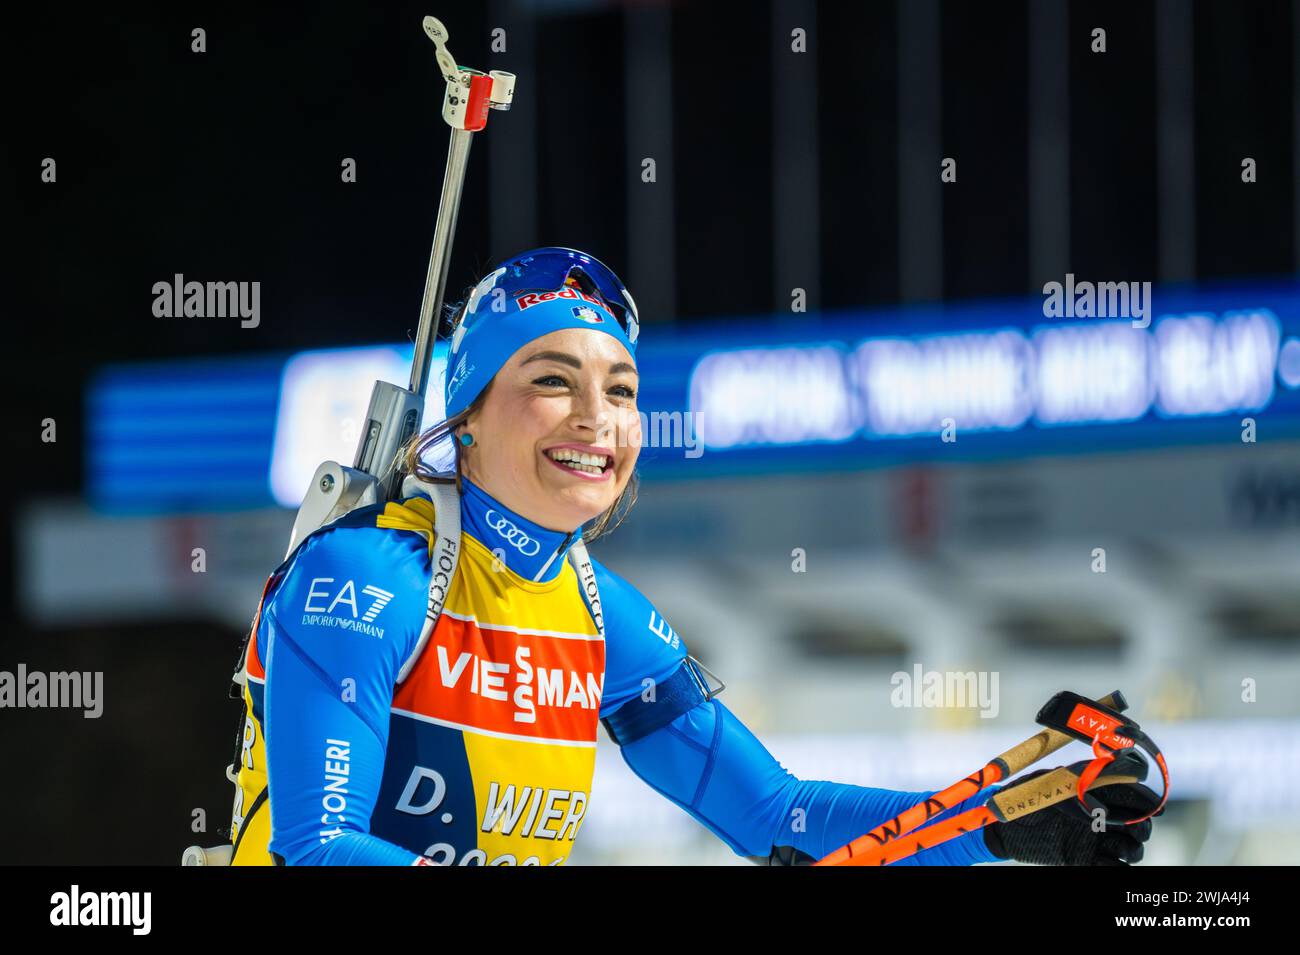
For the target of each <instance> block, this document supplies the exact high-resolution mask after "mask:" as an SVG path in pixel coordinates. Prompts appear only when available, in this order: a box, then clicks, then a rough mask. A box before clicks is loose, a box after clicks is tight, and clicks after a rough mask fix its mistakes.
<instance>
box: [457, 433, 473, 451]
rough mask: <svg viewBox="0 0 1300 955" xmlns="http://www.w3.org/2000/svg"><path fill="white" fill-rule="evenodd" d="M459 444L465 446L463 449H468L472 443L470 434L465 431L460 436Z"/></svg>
mask: <svg viewBox="0 0 1300 955" xmlns="http://www.w3.org/2000/svg"><path fill="white" fill-rule="evenodd" d="M460 443H461V444H463V445H465V447H467V448H468V447H469V446H470V445H471V444H473V443H474V436H473V435H472V434H470V433H469V432H468V431H466V432H465V433H464V434H462V435H461V436H460Z"/></svg>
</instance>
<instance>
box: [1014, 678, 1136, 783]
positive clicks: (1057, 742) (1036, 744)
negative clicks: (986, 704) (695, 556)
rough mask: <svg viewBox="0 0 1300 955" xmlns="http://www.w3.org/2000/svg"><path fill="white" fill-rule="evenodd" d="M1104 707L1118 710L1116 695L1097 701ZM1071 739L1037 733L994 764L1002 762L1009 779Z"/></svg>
mask: <svg viewBox="0 0 1300 955" xmlns="http://www.w3.org/2000/svg"><path fill="white" fill-rule="evenodd" d="M1097 702H1098V703H1100V704H1101V705H1102V706H1108V707H1110V708H1111V709H1116V708H1117V707H1116V706H1115V696H1114V694H1107V695H1106V696H1103V697H1102V698H1101V699H1100V700H1098V701H1097ZM1070 739H1071V737H1069V736H1066V735H1065V734H1064V733H1062V732H1060V731H1059V730H1054V729H1044V730H1043V731H1042V732H1041V733H1035V734H1034V735H1033V736H1031V737H1029V739H1027V740H1025V741H1024V742H1023V743H1017V744H1016V745H1015V746H1012V747H1011V748H1010V749H1009V750H1007V751H1006V752H1005V753H1003V754H1002V755H1001V756H998V757H997V758H996V759H994V760H993V762H999V761H1001V762H1002V763H1003V764H1004V765H1005V766H1006V770H1005V771H1004V772H1003V774H1002V778H1003V779H1009V778H1010V777H1012V776H1014V775H1015V774H1016V773H1018V772H1020V771H1021V770H1022V769H1024V768H1025V767H1026V766H1030V765H1032V764H1034V763H1036V762H1038V761H1039V760H1040V759H1042V758H1043V757H1044V756H1047V755H1048V754H1049V753H1055V752H1056V751H1057V750H1058V749H1060V748H1061V747H1062V746H1064V745H1065V744H1066V743H1068V742H1070Z"/></svg>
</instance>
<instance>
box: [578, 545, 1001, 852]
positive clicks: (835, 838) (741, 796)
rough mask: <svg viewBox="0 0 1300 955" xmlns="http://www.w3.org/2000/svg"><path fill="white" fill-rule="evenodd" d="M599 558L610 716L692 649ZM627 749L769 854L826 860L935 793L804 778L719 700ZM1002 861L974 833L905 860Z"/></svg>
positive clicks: (668, 785)
mask: <svg viewBox="0 0 1300 955" xmlns="http://www.w3.org/2000/svg"><path fill="white" fill-rule="evenodd" d="M592 563H593V566H594V568H595V570H596V581H597V585H598V587H599V588H600V597H601V602H602V604H603V610H604V614H605V645H606V667H605V669H606V675H605V692H604V696H603V697H602V701H601V711H600V715H601V717H602V718H604V717H607V716H608V715H609V714H610V713H612V712H613V711H614V710H616V709H618V708H619V707H620V706H622V705H623V704H624V703H626V702H627V701H628V700H630V699H632V698H633V697H634V696H636V695H638V694H640V693H641V692H642V691H643V689H644V688H645V687H646V686H647V685H649V684H652V683H658V682H662V681H663V680H665V679H666V678H667V677H668V676H669V675H671V674H672V673H673V672H675V671H676V670H677V668H678V667H679V666H681V662H682V660H683V659H684V658H685V657H686V652H687V650H686V646H685V644H684V643H683V642H682V640H681V638H680V637H679V636H678V634H677V633H676V632H675V631H673V629H672V628H671V627H670V626H669V625H668V623H667V621H665V620H664V618H663V616H662V615H660V614H659V612H658V611H657V610H656V609H655V608H654V606H653V605H652V604H651V603H650V601H649V600H647V599H646V597H645V596H644V595H642V594H641V592H640V591H638V590H637V589H636V588H635V587H634V586H632V585H631V584H630V583H628V582H627V581H626V580H624V579H623V578H621V577H619V576H618V575H617V574H613V573H611V572H610V571H609V570H608V569H606V568H605V567H603V566H602V565H600V564H599V563H597V562H596V561H594V560H593V561H592ZM622 752H623V759H624V761H625V762H626V763H627V764H628V766H629V767H631V769H632V771H633V772H634V773H636V775H637V776H639V777H640V778H641V779H642V780H644V781H645V782H646V783H647V784H648V785H649V786H650V787H651V788H652V789H654V790H655V791H656V792H659V793H661V794H662V795H664V796H665V797H667V798H668V799H670V800H672V801H673V802H675V803H676V804H677V805H679V806H681V807H682V808H683V809H685V810H686V812H688V813H690V815H691V816H693V817H694V818H695V819H696V820H697V821H699V822H700V823H701V824H703V825H704V826H706V827H707V828H708V829H709V830H710V831H712V832H713V833H714V834H715V835H716V836H717V837H718V838H719V839H721V840H722V841H723V842H725V843H726V844H727V845H728V846H729V847H730V848H731V849H732V851H734V852H736V853H737V854H739V855H744V856H763V857H766V856H768V855H769V853H771V851H772V849H773V848H774V847H775V846H794V847H795V848H796V849H799V850H801V851H803V852H806V853H808V854H809V855H812V856H815V857H817V858H821V857H822V856H825V855H827V854H828V853H830V852H833V851H835V850H836V849H838V848H839V847H840V846H842V845H845V844H846V843H849V842H852V841H853V840H854V839H856V838H857V837H858V836H860V835H863V834H864V833H866V832H869V831H870V830H872V829H874V828H875V827H876V826H878V825H880V823H882V822H885V821H886V820H888V819H892V818H893V817H894V816H896V815H898V814H899V813H900V812H902V811H903V810H904V809H906V808H908V807H909V806H912V805H914V804H915V803H918V802H920V801H921V800H923V799H924V798H926V797H927V796H929V795H932V794H933V793H932V791H931V792H902V791H898V790H893V789H872V788H867V787H863V786H851V785H847V784H844V783H835V782H827V781H823V780H803V779H799V778H798V777H796V776H793V775H791V774H790V773H789V772H787V771H786V770H785V768H784V767H783V766H781V764H780V763H778V762H777V761H776V760H775V759H774V758H773V757H772V755H771V754H770V753H769V752H768V751H767V750H766V749H765V748H764V747H763V744H762V743H760V742H759V741H758V740H757V739H756V738H755V737H754V735H753V734H752V733H751V732H749V730H748V729H746V728H745V726H744V724H743V723H741V721H740V720H739V719H737V718H736V716H735V714H733V713H732V712H731V711H730V710H728V709H727V708H726V707H725V706H724V705H723V704H722V703H721V701H719V700H716V699H714V700H710V701H708V702H704V703H700V704H699V705H697V706H696V707H695V708H694V709H691V710H690V711H688V712H686V713H683V714H681V715H680V716H678V717H677V718H676V719H675V720H674V721H673V722H671V723H669V724H668V725H667V726H664V727H661V728H660V729H658V730H655V731H654V732H653V733H650V734H649V735H648V736H645V737H643V738H642V739H639V740H636V741H635V742H632V743H629V744H627V745H626V746H624V747H623V748H622ZM995 791H996V790H994V789H987V790H985V791H983V792H981V793H977V794H976V795H975V796H972V797H971V798H970V799H968V800H966V801H965V802H963V803H961V804H960V805H959V806H956V807H954V808H953V809H951V810H949V812H948V813H943V814H940V815H939V816H937V817H936V818H935V819H934V820H931V822H930V823H928V824H933V823H934V822H937V821H938V820H940V819H943V818H947V817H948V816H949V815H950V814H953V813H957V812H963V811H965V810H966V809H969V808H971V807H973V806H977V805H980V804H982V803H983V802H984V801H985V800H986V799H988V797H989V796H991V795H992V794H993V793H994V792H995ZM997 861H1001V860H999V859H998V858H997V857H995V856H994V855H993V854H992V853H991V852H989V851H988V848H987V847H986V846H985V844H984V838H983V835H982V834H981V833H980V832H978V831H977V832H974V833H970V834H969V835H965V836H959V837H958V838H956V839H953V840H950V841H948V842H945V843H942V844H940V845H938V846H934V847H933V848H930V849H925V850H922V851H921V852H918V853H917V854H916V855H914V856H912V857H911V858H909V859H906V860H903V862H900V863H898V864H899V865H970V864H972V863H977V862H997Z"/></svg>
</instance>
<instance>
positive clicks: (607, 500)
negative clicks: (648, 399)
mask: <svg viewBox="0 0 1300 955" xmlns="http://www.w3.org/2000/svg"><path fill="white" fill-rule="evenodd" d="M637 387H638V386H637V374H636V368H635V365H634V363H633V361H632V356H631V355H629V354H628V352H627V349H626V348H624V347H623V345H622V344H620V343H619V341H618V340H617V339H615V338H614V337H613V336H611V335H607V334H605V333H604V332H600V331H596V330H594V329H592V330H588V329H584V328H566V329H561V330H560V331H555V332H551V333H550V334H547V335H543V336H542V337H541V338H537V339H534V340H533V341H531V342H529V343H528V344H527V345H525V346H524V347H523V348H521V349H519V351H517V352H515V353H514V355H512V356H511V358H510V361H508V362H507V363H506V364H505V366H504V367H503V368H502V369H501V370H500V371H499V372H497V374H496V377H494V378H493V379H492V385H491V388H490V389H489V391H488V393H487V397H486V399H484V401H483V405H482V406H481V407H480V408H479V409H478V411H476V412H475V413H473V414H472V415H470V417H469V418H468V419H467V420H466V422H465V424H463V425H462V426H461V427H459V428H457V429H456V432H457V434H460V433H463V432H469V433H470V434H471V435H473V437H474V443H473V444H472V445H470V446H469V447H462V448H461V468H462V472H463V473H464V475H465V476H466V477H468V478H469V479H470V480H471V481H473V482H474V483H475V484H477V485H478V486H479V487H481V488H482V489H483V490H485V491H486V492H487V493H488V494H490V495H491V496H492V497H494V498H496V499H497V500H498V501H500V502H501V503H502V504H504V505H505V506H506V507H508V508H510V509H511V510H513V511H515V512H516V513H518V514H521V515H523V516H524V517H526V518H528V519H529V520H530V521H533V522H535V523H537V524H540V525H541V526H542V527H546V528H549V529H550V530H556V531H566V532H567V531H572V530H575V529H576V528H577V527H579V526H580V525H582V524H585V523H586V522H587V521H589V520H592V519H593V518H595V517H598V516H599V515H600V514H601V513H603V512H604V511H606V510H608V509H609V508H610V507H611V506H613V504H614V502H615V501H617V500H618V497H619V495H620V494H622V493H623V489H624V488H625V487H626V486H627V482H628V479H629V478H630V477H631V476H632V472H633V470H634V469H635V467H636V460H637V456H638V455H639V453H640V443H641V431H640V419H639V418H638V417H637V411H636V392H637Z"/></svg>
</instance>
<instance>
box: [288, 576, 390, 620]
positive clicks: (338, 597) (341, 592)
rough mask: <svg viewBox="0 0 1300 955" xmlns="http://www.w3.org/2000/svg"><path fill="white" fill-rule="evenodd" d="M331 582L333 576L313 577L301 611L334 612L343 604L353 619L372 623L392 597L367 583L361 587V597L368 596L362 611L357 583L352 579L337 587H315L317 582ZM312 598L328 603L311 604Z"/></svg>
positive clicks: (333, 580) (385, 591)
mask: <svg viewBox="0 0 1300 955" xmlns="http://www.w3.org/2000/svg"><path fill="white" fill-rule="evenodd" d="M333 583H335V579H334V578H333V577H313V578H312V580H311V587H309V588H308V591H307V603H306V604H305V605H304V606H303V608H302V609H303V613H324V614H334V612H335V610H336V609H337V608H338V607H340V606H343V607H346V608H348V609H349V610H350V611H351V616H352V619H353V620H360V621H361V622H362V623H373V622H374V619H375V618H376V617H378V616H379V612H380V611H381V610H383V609H384V608H385V607H387V606H388V601H390V600H392V599H393V595H392V594H391V593H390V592H388V591H387V590H382V589H380V588H379V587H376V586H375V585H374V584H367V585H366V586H364V587H362V588H361V594H362V597H369V598H370V600H369V602H367V603H366V609H365V611H364V612H363V611H361V610H360V609H359V608H358V601H357V585H356V584H355V583H353V582H352V581H350V580H348V581H344V583H343V586H341V587H338V588H334V587H324V588H323V589H320V590H318V589H317V587H316V585H317V584H333ZM331 594H332V595H333V596H332V597H331ZM313 600H321V601H324V600H328V601H329V603H328V604H325V603H320V604H313V603H312V601H313ZM363 602H364V601H363Z"/></svg>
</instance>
